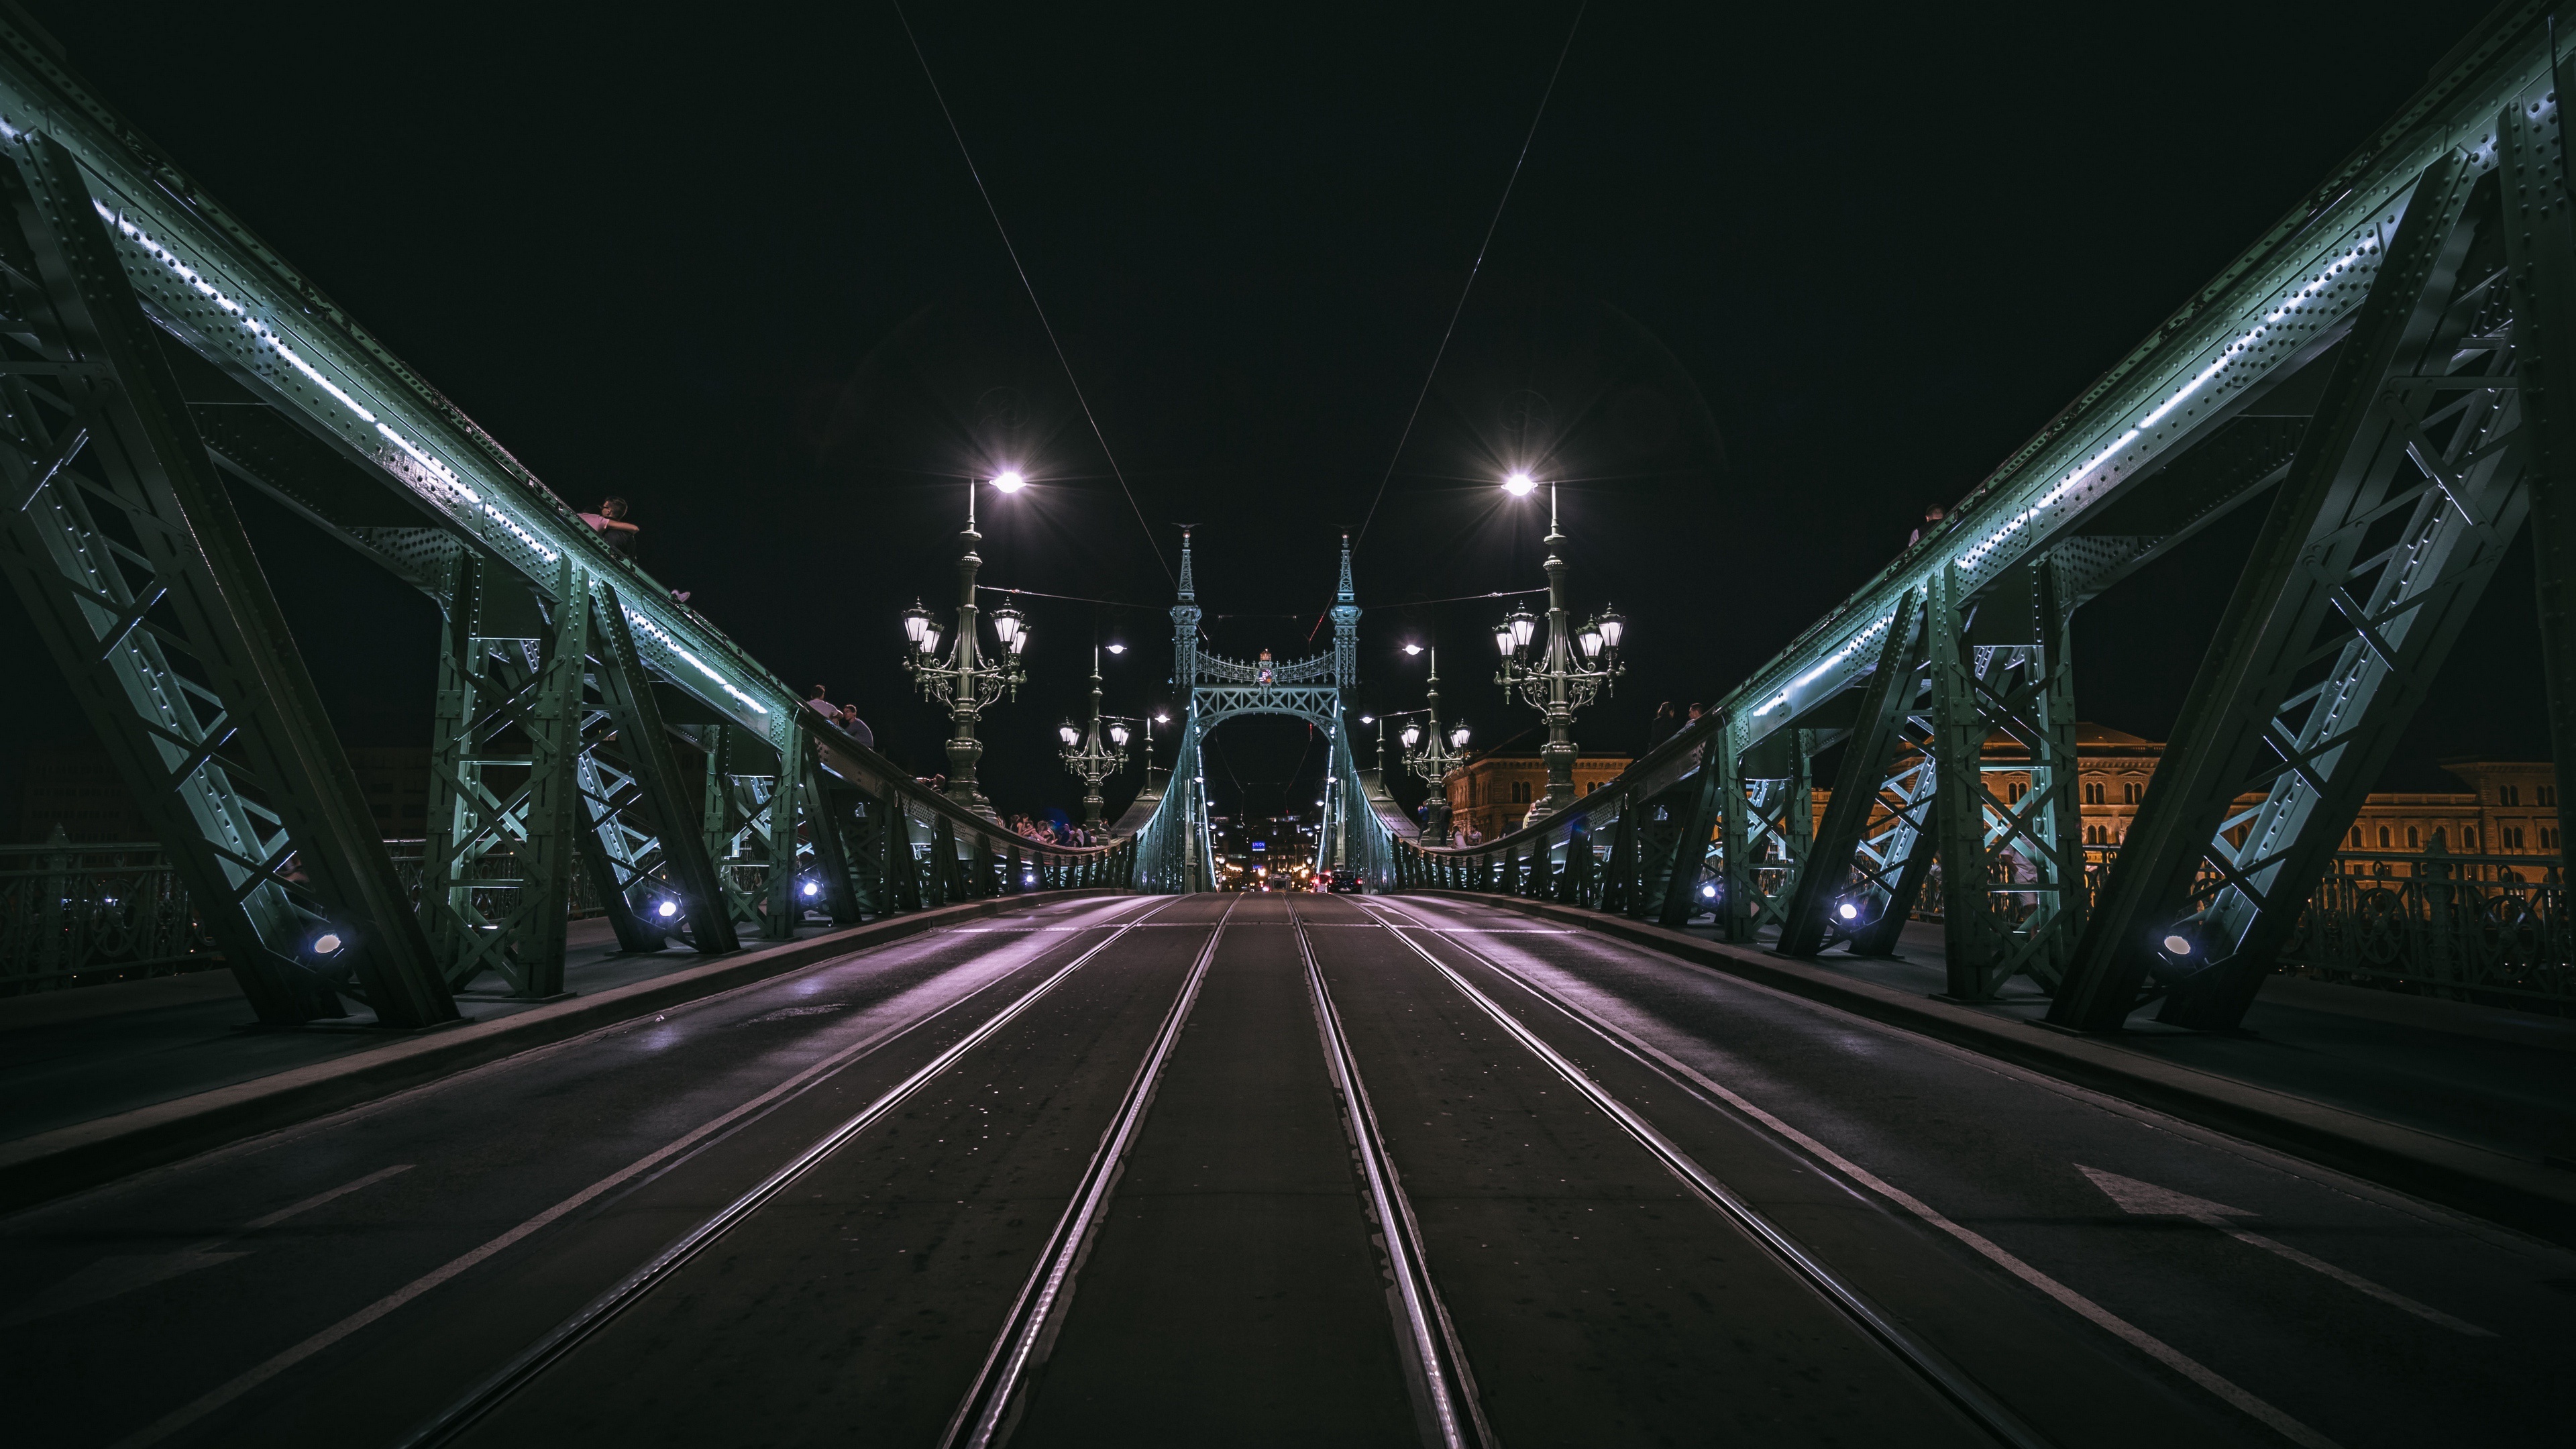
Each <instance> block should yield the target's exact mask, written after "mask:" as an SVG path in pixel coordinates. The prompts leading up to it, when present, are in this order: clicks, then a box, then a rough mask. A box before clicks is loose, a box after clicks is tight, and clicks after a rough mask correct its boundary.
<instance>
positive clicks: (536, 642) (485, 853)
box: [420, 540, 590, 999]
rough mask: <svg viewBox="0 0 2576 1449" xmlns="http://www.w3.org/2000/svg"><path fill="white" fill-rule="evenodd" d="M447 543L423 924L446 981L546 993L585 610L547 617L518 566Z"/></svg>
mask: <svg viewBox="0 0 2576 1449" xmlns="http://www.w3.org/2000/svg"><path fill="white" fill-rule="evenodd" d="M446 542H447V545H448V548H447V552H448V558H447V562H446V566H445V568H444V569H443V570H442V587H441V590H440V603H441V606H442V612H443V614H444V617H445V636H444V639H445V642H444V647H443V648H442V649H441V650H440V654H439V666H438V667H439V676H438V695H437V705H436V709H435V712H434V715H433V718H432V723H431V730H430V762H429V773H430V789H429V820H428V829H427V831H426V839H424V840H423V841H422V844H421V888H420V913H421V924H422V927H423V929H424V930H426V931H427V932H428V934H429V942H430V948H431V950H432V952H433V953H434V954H435V955H436V957H437V959H438V964H439V970H440V972H441V974H442V975H443V976H444V977H445V978H446V980H447V983H448V985H449V987H450V988H451V989H462V988H464V987H465V986H466V985H467V984H468V983H470V982H472V981H473V980H474V979H475V978H476V977H477V976H479V975H481V974H482V973H483V972H484V971H486V970H490V971H494V972H497V973H499V975H500V976H501V977H502V979H503V980H504V981H505V982H507V983H508V985H509V991H510V994H511V995H513V996H520V997H533V998H538V999H543V998H546V997H550V996H555V995H558V994H560V993H561V992H562V991H563V968H564V939H565V935H564V927H565V914H564V901H565V899H566V897H567V896H568V894H569V893H570V887H571V878H572V863H573V859H574V851H575V847H574V844H573V841H572V830H573V821H574V818H575V817H574V802H575V800H576V798H577V794H578V791H577V789H576V787H575V784H574V767H573V762H574V758H575V756H576V755H578V754H579V752H580V727H581V692H582V678H583V673H584V668H583V665H584V657H585V654H586V651H587V647H588V642H589V637H590V635H589V619H588V615H587V611H580V610H576V611H572V612H571V613H570V614H569V615H568V616H566V617H563V618H561V619H559V620H558V621H557V623H555V624H554V625H548V624H547V623H546V622H545V621H544V620H543V619H542V618H541V617H540V616H539V614H538V611H537V609H536V606H535V603H534V601H533V600H531V599H530V598H529V597H528V596H527V595H526V593H525V591H524V590H522V589H521V588H520V587H519V581H518V579H517V577H516V576H515V575H513V574H510V573H507V572H506V571H502V570H497V569H494V568H492V567H491V566H490V564H489V563H488V562H487V561H486V560H484V559H483V558H482V557H481V556H480V555H479V554H477V553H475V552H474V551H473V550H471V549H469V548H466V547H464V546H463V545H461V544H457V543H455V542H454V541H452V540H448V541H446ZM565 567H566V568H570V567H571V565H570V564H569V563H568V562H567V563H566V564H565ZM567 656H568V657H567Z"/></svg>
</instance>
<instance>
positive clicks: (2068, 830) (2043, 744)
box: [1929, 558, 2084, 1001]
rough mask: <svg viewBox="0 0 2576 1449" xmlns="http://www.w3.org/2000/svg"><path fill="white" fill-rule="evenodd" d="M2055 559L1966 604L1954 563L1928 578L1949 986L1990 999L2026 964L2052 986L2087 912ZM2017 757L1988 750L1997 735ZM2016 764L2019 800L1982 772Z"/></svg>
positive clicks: (2065, 615) (2068, 667)
mask: <svg viewBox="0 0 2576 1449" xmlns="http://www.w3.org/2000/svg"><path fill="white" fill-rule="evenodd" d="M2058 572H2059V571H2058V569H2057V566H2056V565H2055V563H2054V562H2053V561H2051V560H2049V559H2046V558H2042V559H2040V560H2038V561H2037V562H2036V563H2035V564H2034V565H2032V566H2030V567H2027V568H2024V569H2022V570H2019V571H2018V572H2017V574H2015V575H2008V576H2007V577H2006V578H2005V580H2004V581H2002V583H2001V584H2000V585H1999V586H1998V587H1997V588H1995V589H1993V590H1991V591H1990V592H1989V593H1988V595H1987V597H1986V598H1985V600H1984V601H1983V602H1981V603H1980V604H1979V605H1978V606H1977V607H1976V609H1975V610H1974V614H1973V617H1969V616H1968V611H1967V610H1966V608H1965V605H1964V601H1963V600H1962V599H1961V597H1960V590H1959V587H1958V575H1957V570H1956V569H1955V568H1954V569H1949V570H1944V571H1943V572H1942V573H1940V574H1938V575H1936V576H1935V577H1934V579H1933V582H1932V587H1931V589H1930V590H1929V593H1930V602H1931V608H1930V611H1929V620H1930V627H1931V637H1932V638H1933V639H1934V640H1935V641H1937V643H1936V645H1935V649H1934V652H1933V654H1932V656H1931V660H1932V740H1931V749H1932V751H1933V759H1934V762H1935V771H1936V774H1937V775H1938V777H1939V786H1938V800H1939V815H1940V821H1939V825H1938V827H1937V828H1936V830H1935V832H1934V833H1935V835H1936V837H1937V839H1938V841H1939V847H1938V849H1939V859H1940V864H1941V875H1942V896H1943V901H1942V919H1943V928H1944V934H1945V938H1946V945H1947V955H1948V964H1949V992H1948V994H1949V995H1951V996H1953V997H1956V998H1958V999H1960V1000H1965V1001H1984V1000H1988V999H1991V998H1992V997H1993V996H1994V994H1995V993H1996V992H1997V991H1998V990H1999V989H2000V988H2001V987H2002V986H2003V984H2004V982H2006V981H2008V980H2010V979H2012V977H2014V976H2015V975H2019V974H2024V973H2027V974H2028V975H2029V976H2030V978H2031V979H2032V980H2033V981H2034V982H2037V983H2038V984H2039V985H2040V987H2041V988H2042V989H2049V988H2053V987H2054V986H2055V985H2056V984H2057V981H2058V979H2059V976H2060V974H2061V972H2062V971H2063V969H2064V966H2065V962H2066V960H2067V959H2068V957H2069V955H2070V954H2071V948H2072V946H2073V943H2074V939H2075V933H2076V932H2077V931H2078V930H2080V929H2081V926H2082V922H2083V919H2084V860H2083V848H2082V844H2081V842H2080V840H2079V839H2078V838H2077V834H2076V831H2077V828H2078V827H2077V824H2076V820H2077V816H2078V806H2077V801H2076V799H2075V792H2076V787H2077V780H2076V771H2075V762H2076V744H2075V691H2074V680H2073V673H2074V671H2073V667H2072V661H2071V658H2070V651H2069V648H2068V644H2067V631H2068V625H2069V622H2070V619H2071V615H2072V610H2071V609H2070V608H2068V607H2067V606H2066V605H2065V604H2064V603H2063V601H2062V597H2063V595H2062V589H2061V586H2060V582H2059V577H2058ZM1998 735H2001V736H2003V737H2004V738H2005V739H2007V740H2009V741H2010V743H2011V745H2012V747H2013V749H2012V751H2011V754H2012V755H2014V756H2017V757H2018V758H2006V759H2004V760H2000V761H1989V760H1988V758H1987V750H1986V747H1987V745H1988V744H1989V742H1991V741H1992V740H1993V739H1994V738H1995V737H1996V736H1998ZM2004 773H2023V774H2025V775H2026V776H2027V788H2026V789H2025V790H2024V792H2023V794H2022V795H2021V797H2020V798H2019V799H2018V800H2013V799H2007V798H2004V797H2002V796H1999V795H1997V794H1996V793H1995V791H1994V789H1993V788H1992V787H1991V786H1990V785H1989V784H1988V783H1987V781H1988V779H1989V778H1990V777H1991V776H1994V775H1997V774H2004Z"/></svg>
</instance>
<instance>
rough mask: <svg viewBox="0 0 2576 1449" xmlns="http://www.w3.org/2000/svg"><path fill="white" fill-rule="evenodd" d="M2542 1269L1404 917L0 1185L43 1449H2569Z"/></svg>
mask: <svg viewBox="0 0 2576 1449" xmlns="http://www.w3.org/2000/svg"><path fill="white" fill-rule="evenodd" d="M2571 1347H2576V1260H2571V1257H2570V1255H2568V1254H2566V1253H2564V1252H2562V1251H2560V1250H2558V1249H2555V1248H2552V1247H2548V1246H2545V1245H2542V1244H2538V1243H2535V1242H2533V1241H2531V1240H2529V1239H2526V1238H2523V1237H2520V1236H2518V1235H2515V1234H2513V1233H2509V1232H2506V1231H2504V1230H2501V1229H2498V1228H2494V1227H2491V1226H2488V1225H2484V1224H2480V1223H2477V1222H2473V1221H2469V1220H2466V1219H2462V1218H2460V1217H2457V1216H2456V1215H2453V1214H2450V1213H2447V1212H2444V1211H2442V1210H2439V1209H2435V1208H2431V1207H2428V1206H2426V1205H2423V1204H2421V1203H2417V1202H2414V1201H2412V1200H2409V1199H2406V1198H2404V1197H2401V1196H2399V1195H2397V1194H2393V1193H2390V1192H2387V1191H2384V1190H2381V1189H2377V1188H2373V1187H2370V1186H2368V1185H2365V1184H2362V1183H2358V1182H2356V1181H2353V1180H2350V1179H2347V1178H2343V1177H2341V1176H2339V1175H2337V1174H2334V1173H2332V1172H2328V1171H2325V1170H2323V1169H2320V1168H2316V1167H2312V1166H2308V1165H2306V1164H2302V1163H2299V1162H2297V1161H2295V1160H2292V1159H2289V1158H2285V1157H2282V1156H2280V1155H2278V1154H2274V1153H2271V1152H2268V1151H2265V1150H2262V1149H2258V1148H2254V1147H2250V1146H2247V1145H2245V1144H2243V1143H2239V1142H2235V1141H2233V1140H2231V1139H2228V1138H2225V1137H2223V1136H2220V1135H2219V1134H2216V1133H2212V1132H2209V1131H2205V1130H2203V1129H2199V1128H2195V1127H2191V1126H2188V1125H2185V1124H2182V1123H2178V1122H2175V1121H2173V1120H2170V1119H2167V1118H2163V1117H2160V1116H2158V1115H2157V1114H2155V1113H2152V1112H2147V1111H2144V1110H2141V1109H2137V1108H2134V1107H2129V1106H2126V1105H2123V1104H2120V1103H2116V1102H2112V1101H2110V1100H2108V1099H2105V1098H2102V1097H2099V1096H2096V1095H2094V1094H2092V1093H2089V1092H2086V1091H2083V1090H2081V1089H2078V1088H2074V1087H2069V1086H2066V1085H2063V1084H2060V1083H2056V1082H2053V1081H2050V1080H2048V1079H2046V1078H2042V1077H2038V1076H2036V1075H2033V1074H2030V1073H2027V1072H2024V1071H2021V1070H2019V1069H2017V1068H2013V1067H2009V1066H2005V1065H2002V1064H1999V1063H1996V1062H1994V1061H1991V1060H1987V1059H1984V1058H1980V1057H1977V1056H1974V1055H1971V1054H1969V1053H1966V1052H1963V1051H1959V1050H1957V1049H1954V1048H1950V1047H1947V1046H1943V1045H1941V1044H1938V1043H1934V1042H1931V1041H1928V1040H1925V1039H1923V1038H1920V1037H1916V1036H1912V1035H1910V1034H1908V1033H1906V1032H1903V1031H1901V1030H1897V1029H1894V1028H1891V1027H1884V1026H1879V1025H1876V1024H1873V1023H1869V1022H1864V1021H1860V1020H1858V1019H1855V1018H1852V1017H1848V1016H1844V1015H1842V1014H1839V1013H1837V1012H1834V1011H1832V1010H1830V1009H1828V1008H1825V1007H1821V1006H1818V1005H1815V1004H1812V1003H1808V1002H1803V1001H1799V1000H1796V999H1792V998H1789V997H1785V996H1782V995H1779V994H1776V993H1773V992H1770V991H1767V990H1764V989H1763V988H1760V987H1757V986H1753V985H1749V984H1747V983H1744V982H1742V981H1738V980H1735V979H1733V978H1729V977H1726V976H1722V975H1720V974H1717V973H1715V972H1711V971H1708V970H1705V969H1702V968H1699V967H1695V966H1691V965H1687V964H1684V963H1680V962H1677V961H1674V960H1671V959H1668V958H1664V957H1660V956H1657V955H1655V954H1653V953H1651V952H1648V951H1645V950H1643V949H1640V948H1637V947H1633V946H1628V945H1625V944H1622V943H1618V942H1613V941H1608V940H1604V939H1600V938H1596V937H1592V936H1589V935H1586V934H1583V933H1580V932H1577V931H1573V930H1570V929H1567V928H1562V927H1558V926H1554V925H1550V924H1547V923H1544V922H1539V921H1534V920H1531V919H1530V918H1528V917H1524V916H1519V915H1515V914H1512V913H1509V912H1503V911H1497V910H1492V909H1488V908H1484V907H1480V906H1468V905H1460V904H1457V903H1451V902H1430V901H1424V900H1417V899H1411V898H1404V897H1395V898H1386V899H1380V898H1360V899H1352V898H1348V897H1293V898H1291V897H1280V896H1253V897H1237V896H1199V897H1183V898H1162V899H1152V898H1137V899H1123V900H1109V901H1102V900H1085V901H1080V902H1074V903H1069V904H1056V905H1051V906H1047V907H1043V908H1038V909H1033V910H1030V911H1026V912H1021V913H1015V914H1011V915H1006V916H1001V917H994V918H989V919H987V920H985V921H982V922H978V923H975V924H973V925H968V926H961V927H957V928H952V929H948V930H943V931H939V932H936V933H932V934H928V935H924V936H918V937H913V938H909V939H907V940H904V941H901V942H897V943H893V944H890V945H887V946H884V947H880V948H876V949H873V950H869V951H865V952H861V953H858V954H855V955H852V956H849V957H846V958H843V959H840V960H837V961H832V962H827V963H825V964H823V965H820V966H816V967H813V968H810V969H807V970H804V971H800V972H797V973H794V974H791V975H788V976H784V977H781V978H777V979H775V980H772V981H768V982H764V983H760V984H758V985H754V986H750V987H745V988H743V989H741V990H737V991H734V992H730V993H727V994H726V995H723V996H719V997H714V998H710V999H708V1000H706V1001H702V1002H699V1003H695V1004H693V1005H690V1006H687V1007H683V1008H679V1009H676V1010H673V1011H670V1012H667V1013H664V1014H663V1015H662V1016H661V1017H659V1018H656V1019H652V1020H647V1021H638V1022H635V1023H631V1024H628V1025H625V1026H621V1027H616V1028H612V1029H609V1030H606V1031H603V1032H599V1033H595V1034H593V1035H591V1036H588V1037H584V1038H581V1039H579V1040H576V1041H572V1042H567V1043H563V1044H560V1045H558V1046H555V1047H551V1048H547V1049H545V1050H542V1051H538V1052H532V1053H528V1054H525V1055H522V1056H519V1057H515V1058H512V1059H509V1060H507V1061H504V1062H499V1063H495V1064H493V1065H490V1066H487V1067H484V1068H480V1069H478V1070H475V1071H472V1072H468V1073H464V1074H461V1075H459V1076H457V1077H454V1078H450V1079H448V1080H446V1081H443V1082H440V1083H437V1084H434V1085H432V1086H429V1087H425V1088H421V1089H419V1090H416V1091H412V1092H408V1093H405V1094H402V1095H400V1096H396V1097H393V1098H389V1099H387V1100H385V1101H382V1102H379V1103H375V1104H372V1105H370V1106H368V1107H366V1108H363V1109H359V1110H355V1111H351V1112H347V1113H343V1114H340V1115H338V1116H335V1117H331V1118H328V1119H324V1120H322V1121H319V1122H315V1123H312V1124H308V1125H306V1126H303V1127H299V1128H296V1129H293V1130H291V1131H288V1132H284V1133H279V1134H275V1135H273V1136H271V1137H267V1138H263V1139H259V1140H256V1141H252V1142H248V1143H244V1144H240V1145H238V1146H236V1147H233V1148H230V1149H226V1150H224V1151H222V1152H218V1153H214V1154H210V1155H208V1156H205V1157H202V1158H198V1159H196V1160H193V1161H190V1162H186V1163H181V1164H178V1165H175V1166H173V1167H170V1168H165V1169H161V1170H158V1171H155V1172H152V1173H148V1174H144V1175H142V1176H139V1177H137V1178H134V1179H130V1180H128V1181H126V1182H123V1183H119V1184H115V1185H113V1186H110V1187H108V1188H104V1189H100V1190H98V1191H95V1192H92V1193H88V1194H85V1195H83V1196H81V1197H79V1198H75V1199H70V1200H66V1201H64V1202H59V1203H55V1204H51V1205H48V1206H46V1207H43V1208H40V1209H36V1210H32V1211H29V1212H26V1213H22V1214H19V1215H18V1216H16V1217H15V1218H12V1219H9V1220H7V1221H6V1222H0V1364H5V1365H6V1368H5V1369H0V1384H5V1388H6V1391H7V1394H8V1398H9V1402H10V1411H9V1412H10V1424H11V1428H10V1431H9V1435H8V1438H9V1441H10V1442H11V1443H12V1444H22V1443H23V1444H30V1445H76V1446H90V1445H116V1446H142V1445H147V1444H172V1445H179V1444H257V1445H262V1446H270V1445H276V1446H293V1445H306V1444H311V1445H324V1444H328V1445H332V1446H335V1449H346V1446H352V1445H388V1446H391V1445H411V1444H421V1445H427V1444H451V1443H452V1444H460V1445H474V1446H519V1445H531V1446H533V1445H548V1446H559V1445H563V1444H567V1443H572V1444H612V1443H613V1444H621V1445H624V1444H636V1445H659V1444H670V1445H682V1444H685V1445H692V1446H705V1445H801V1444H823V1443H831V1444H848V1443H859V1444H869V1445H877V1444H888V1445H922V1446H934V1445H946V1444H958V1445H969V1444H974V1445H980V1444H995V1443H1003V1442H1007V1443H1010V1444H1013V1445H1028V1446H1045V1445H1088V1444H1101V1443H1113V1442H1114V1443H1120V1444H1163V1443H1170V1444H1207V1443H1225V1444H1229V1445H1246V1444H1282V1445H1285V1444H1296V1445H1316V1444H1333V1445H1344V1444H1348V1445H1369V1444H1387V1445H1416V1444H1433V1445H1444V1444H1457V1445H1493V1444H1508V1445H1512V1446H1515V1449H1525V1446H1533V1445H1559V1444H1564V1445H1608V1444H1745V1445H1769V1444H1779V1445H1828V1444H1905V1445H1990V1444H2015V1445H2022V1444H2026V1445H2047V1444H2054V1445H2061V1446H2070V1449H2071V1446H2079V1445H2080V1446H2092V1445H2132V1444H2134V1445H2142V1446H2143V1445H2149V1444H2155V1445H2171V1444H2175V1443H2191V1444H2245V1445H2278V1444H2284V1443H2290V1444H2305V1445H2342V1446H2348V1449H2363V1446H2373V1445H2408V1446H2417V1445H2423V1444H2428V1443H2434V1444H2451V1443H2458V1444H2493V1445H2502V1444H2552V1445H2555V1444H2561V1443H2564V1442H2565V1436H2566V1432H2567V1429H2566V1422H2567V1421H2566V1412H2565V1401H2564V1391H2563V1389H2562V1388H2561V1387H2560V1384H2561V1381H2560V1380H2559V1379H2558V1378H2557V1374H2558V1373H2559V1372H2561V1371H2563V1370H2562V1365H2563V1364H2564V1363H2565V1362H2566V1361H2567V1358H2568V1355H2569V1350H2570V1348H2571Z"/></svg>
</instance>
